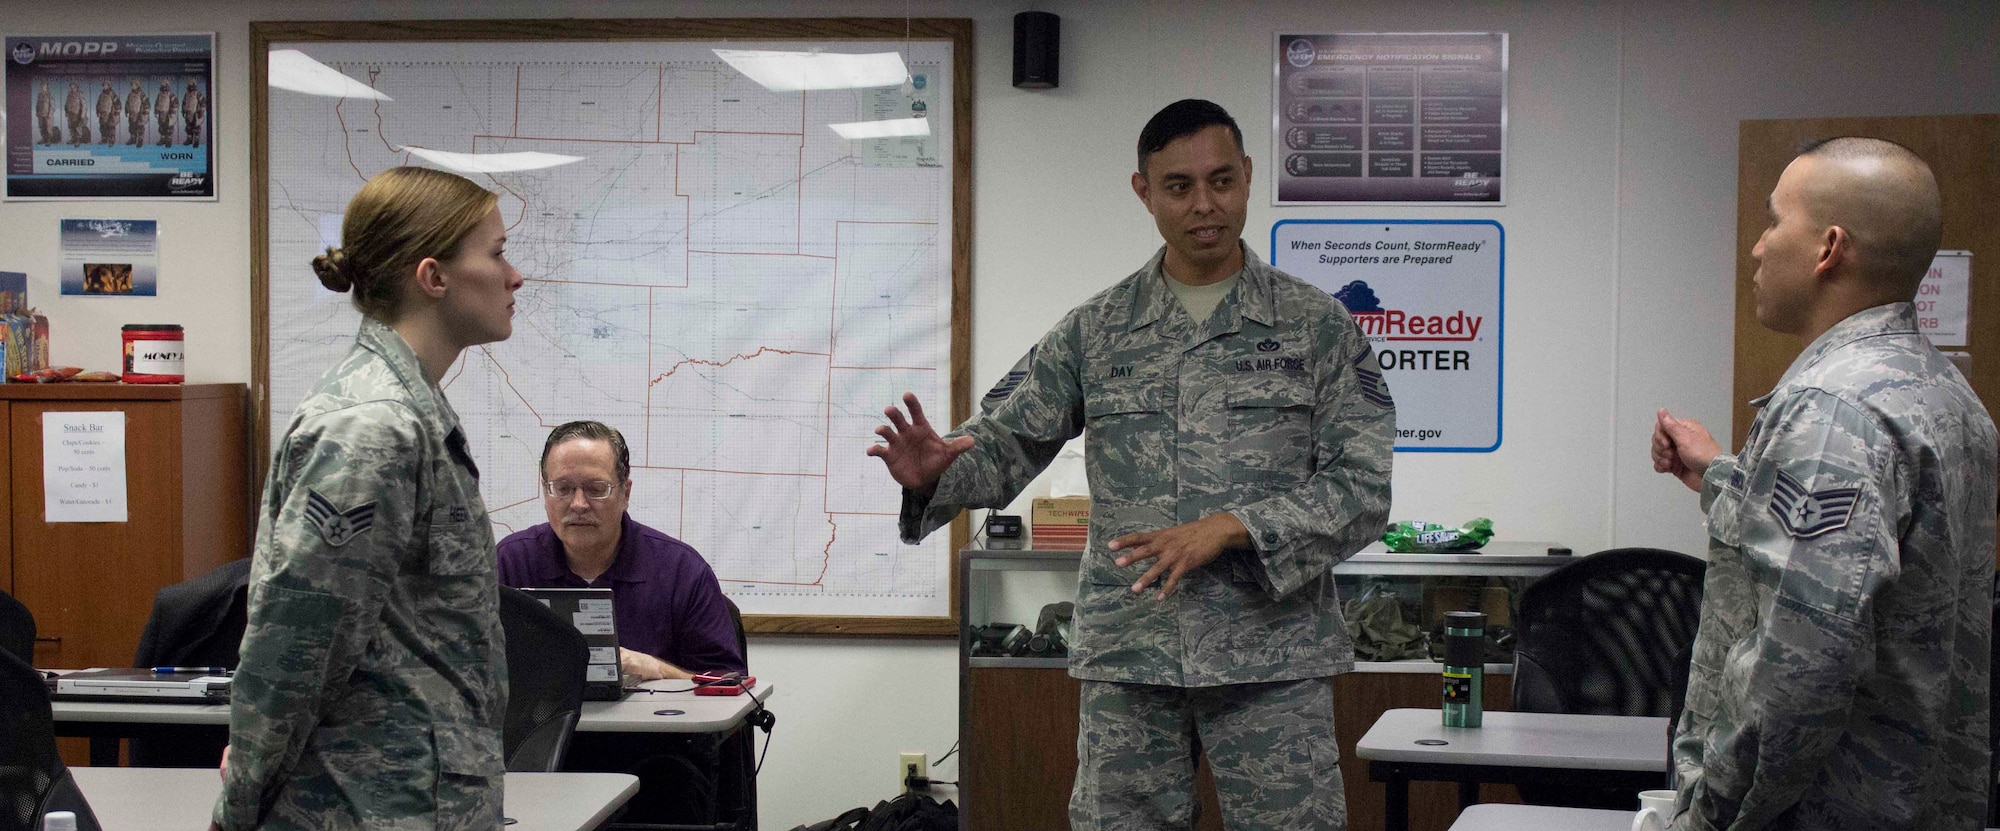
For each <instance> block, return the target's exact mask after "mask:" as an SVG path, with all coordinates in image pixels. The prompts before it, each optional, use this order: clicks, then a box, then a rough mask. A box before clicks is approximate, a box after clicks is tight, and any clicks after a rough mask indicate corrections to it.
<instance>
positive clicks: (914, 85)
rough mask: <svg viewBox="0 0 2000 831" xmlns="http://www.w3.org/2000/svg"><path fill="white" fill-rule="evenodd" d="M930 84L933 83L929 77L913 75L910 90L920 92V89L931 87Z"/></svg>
mask: <svg viewBox="0 0 2000 831" xmlns="http://www.w3.org/2000/svg"><path fill="white" fill-rule="evenodd" d="M930 83H931V79H930V78H929V77H928V76H924V75H912V76H910V88H911V89H918V90H920V89H923V88H924V87H927V86H929V85H930Z"/></svg>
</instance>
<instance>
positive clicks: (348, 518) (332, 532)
mask: <svg viewBox="0 0 2000 831" xmlns="http://www.w3.org/2000/svg"><path fill="white" fill-rule="evenodd" d="M306 522H309V523H312V527H313V528H315V529H318V530H319V535H320V538H321V539H324V540H326V544H327V545H331V546H333V547H335V548H339V547H340V546H343V545H346V544H347V543H348V541H350V540H353V539H354V538H355V537H358V536H361V535H362V534H364V533H366V532H367V531H368V529H370V528H373V527H375V503H373V502H369V503H366V504H363V505H357V506H355V507H352V508H349V509H347V510H345V511H343V510H341V509H339V508H336V507H334V504H333V502H332V500H329V499H327V498H326V497H324V496H321V495H319V491H316V490H313V489H312V488H307V489H306Z"/></svg>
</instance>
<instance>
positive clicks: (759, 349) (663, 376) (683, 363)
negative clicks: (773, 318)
mask: <svg viewBox="0 0 2000 831" xmlns="http://www.w3.org/2000/svg"><path fill="white" fill-rule="evenodd" d="M766 352H770V353H772V354H776V355H816V356H822V357H826V358H832V357H833V356H832V355H829V354H827V353H825V352H805V351H801V350H796V349H774V348H772V347H769V346H759V347H757V351H755V352H752V353H750V354H748V355H742V354H738V355H733V356H731V357H730V358H729V359H728V360H724V361H704V360H702V359H700V358H688V359H686V360H683V361H679V362H676V363H675V364H674V365H673V366H671V367H668V368H667V371H666V372H662V373H660V374H659V375H656V376H654V377H653V380H651V381H648V382H646V386H647V387H652V386H653V385H655V384H658V383H660V382H661V381H665V380H667V378H668V377H669V376H671V375H673V374H674V373H676V372H679V371H680V369H681V367H684V366H687V365H689V364H694V365H697V366H713V367H725V366H728V365H730V364H733V363H736V362H737V361H747V360H749V359H751V358H755V357H757V356H759V355H762V354H764V353H766ZM647 417H648V418H651V417H652V415H651V414H650V413H648V414H647Z"/></svg>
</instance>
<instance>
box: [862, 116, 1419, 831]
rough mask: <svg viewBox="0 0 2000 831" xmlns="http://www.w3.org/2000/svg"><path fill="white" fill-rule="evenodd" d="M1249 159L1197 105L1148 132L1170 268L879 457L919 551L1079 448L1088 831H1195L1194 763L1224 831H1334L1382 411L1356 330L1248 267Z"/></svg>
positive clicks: (1278, 278) (1068, 327) (1149, 194)
mask: <svg viewBox="0 0 2000 831" xmlns="http://www.w3.org/2000/svg"><path fill="white" fill-rule="evenodd" d="M1242 148H1243V145H1242V134H1241V132H1240V131H1238V130H1237V128H1236V124H1235V122H1234V121H1233V120H1231V119H1230V118H1229V115H1228V113H1226V112H1223V110H1222V108H1221V107H1218V106H1216V105H1214V104H1211V103H1209V102H1206V101H1182V102H1179V103H1176V104H1173V105H1171V106H1169V107H1167V108H1166V109H1165V110H1162V111H1161V112H1160V113H1159V114H1158V115H1156V116H1154V118H1153V120H1152V122H1151V123H1149V124H1148V125H1147V127H1146V129H1145V131H1144V132H1142V133H1141V135H1140V141H1139V150H1140V156H1139V168H1140V171H1141V172H1140V173H1136V174H1134V175H1133V180H1132V182H1133V189H1134V191H1135V192H1136V193H1137V194H1138V195H1139V198H1140V199H1141V201H1142V202H1144V203H1145V204H1146V206H1147V209H1148V210H1149V211H1150V212H1151V213H1152V214H1153V216H1154V220H1155V223H1156V224H1157V225H1158V227H1159V229H1160V232H1161V235H1162V237H1164V238H1165V240H1166V246H1165V247H1164V248H1163V249H1162V250H1161V252H1160V253H1158V254H1156V255H1154V257H1153V259H1152V260H1151V261H1150V262H1148V263H1147V264H1146V265H1145V267H1144V268H1141V269H1140V270H1139V271H1138V272H1137V273H1134V274H1132V275H1131V276H1129V277H1127V278H1125V279H1124V280H1122V281H1120V282H1119V283H1117V284H1116V285H1114V286H1112V287H1111V288H1110V289H1108V290H1106V291H1104V292H1102V293H1100V294H1098V295H1097V296H1096V297H1093V298H1091V299H1090V300H1089V301H1086V302H1085V303H1084V304H1083V305H1082V306H1079V307H1078V308H1076V309H1075V310H1074V311H1072V312H1070V313H1069V314H1068V315H1067V316H1066V317H1064V318H1063V320H1062V321H1061V322H1060V323H1058V324H1056V327H1055V328H1054V329H1053V330H1051V331H1050V332H1049V333H1048V334H1047V335H1046V336H1044V337H1043V338H1042V340H1041V342H1040V343H1038V344H1037V345H1036V346H1035V348H1034V349H1033V350H1031V351H1030V352H1029V353H1028V355H1027V357H1025V358H1023V359H1022V361H1021V363H1020V364H1018V365H1017V366H1016V367H1015V369H1014V371H1012V372H1010V373H1008V375H1007V378H1006V380H1005V381H1003V382H1002V383H1001V385H1000V386H999V387H997V388H996V389H994V390H993V392H991V393H989V394H988V395H987V396H986V399H985V401H984V402H983V404H982V410H983V411H982V412H981V413H980V414H979V415H977V416H975V417H973V418H972V419H971V420H969V421H967V422H966V423H965V424H963V425H961V426H960V427H959V429H957V430H955V431H953V432H952V433H951V434H950V435H949V436H947V437H943V438H940V437H938V436H937V435H936V434H935V433H933V432H931V429H930V427H929V425H928V422H927V421H926V420H925V419H924V416H923V411H922V408H921V407H920V406H919V405H918V403H917V401H916V399H915V397H914V396H905V398H904V402H905V404H906V405H908V406H909V408H910V419H909V420H907V421H906V420H905V419H904V417H903V415H902V413H901V411H900V410H897V409H896V408H893V407H892V408H890V409H889V410H888V411H887V413H886V414H887V415H888V416H889V420H890V422H891V424H892V425H893V426H891V427H883V428H880V429H879V430H878V431H877V432H878V433H879V434H881V435H882V436H883V438H884V439H886V440H887V443H885V444H882V445H877V446H875V447H872V448H870V449H869V453H870V454H871V455H876V456H880V457H882V459H883V461H884V462H885V463H886V464H887V465H888V467H889V470H890V472H891V474H892V475H894V476H895V477H896V478H897V481H899V482H901V483H902V484H903V485H904V486H905V488H906V490H905V498H904V504H903V512H902V521H901V527H902V532H903V536H904V538H905V539H906V540H909V541H914V540H916V539H919V538H921V537H922V536H923V535H925V534H927V533H929V532H931V531H933V530H935V529H937V528H938V527H940V526H943V525H944V524H946V523H948V522H949V521H950V520H951V519H952V517H953V516H955V515H956V514H957V513H958V512H959V511H960V510H961V509H963V508H965V507H1001V506H1004V505H1006V504H1007V503H1008V502H1009V501H1011V500H1012V499H1013V498H1014V497H1015V496H1016V495H1018V494H1019V493H1020V492H1021V490H1022V489H1023V488H1024V487H1026V486H1027V484H1028V482H1029V480H1031V479H1032V478H1034V477H1035V475H1036V474H1038V473H1039V472H1040V471H1041V470H1042V469H1043V468H1044V467H1046V466H1047V465H1048V464H1049V462H1050V461H1051V460H1052V459H1053V458H1054V457H1055V455H1056V452H1057V451H1058V450H1059V449H1060V448H1061V447H1062V445H1063V443H1064V442H1065V441H1067V440H1069V439H1071V438H1073V437H1075V436H1076V435H1078V434H1079V433H1082V432H1084V431H1085V429H1086V428H1088V436H1089V438H1088V440H1087V443H1086V445H1085V467H1086V470H1087V473H1088V475H1089V478H1090V485H1091V492H1092V502H1091V517H1090V541H1089V546H1088V550H1087V551H1086V552H1085V553H1084V556H1083V563H1082V567H1081V569H1080V573H1079V575H1078V585H1077V604H1076V634H1075V638H1074V641H1073V642H1072V644H1071V648H1070V673H1071V674H1072V675H1074V676H1076V677H1078V678H1080V679H1083V691H1082V706H1081V709H1080V721H1081V729H1080V730H1079V735H1078V736H1077V753H1078V757H1079V760H1078V765H1077V778H1076V787H1075V791H1074V792H1073V793H1072V796H1071V801H1070V821H1071V827H1072V828H1074V829H1077V831H1093V830H1094V829H1159V828H1189V827H1192V826H1191V822H1192V819H1193V814H1194V805H1195V799H1194V787H1193V781H1194V765H1195V759H1196V758H1197V757H1198V756H1199V755H1200V754H1202V753H1203V752H1206V754H1207V756H1208V759H1209V762H1210V764H1211V767H1212V768H1213V769H1214V771H1215V777H1216V782H1217V786H1218V791H1219V796H1220V798H1221V806H1222V812H1223V815H1224V823H1225V825H1226V827H1229V828H1231V829H1315V831H1318V830H1319V829H1343V828H1345V827H1346V803H1345V796H1344V793H1343V789H1342V784H1341V778H1340V769H1339V766H1338V762H1339V752H1338V750H1337V748H1336V746H1335V744H1334V734H1333V702H1332V684H1331V676H1333V675H1334V674H1336V673H1340V672H1346V671H1348V670H1350V669H1352V668H1353V662H1354V653H1353V648H1352V646H1351V644H1350V642H1349V639H1348V635H1347V631H1346V629H1345V626H1344V624H1343V623H1342V621H1341V617H1340V610H1339V605H1338V601H1337V599H1336V597H1335V594H1334V587H1333V579H1332V576H1331V574H1330V573H1329V572H1330V569H1331V568H1332V567H1333V565H1334V564H1335V563H1338V562H1339V561H1341V560H1343V559H1345V558H1346V557H1348V556H1349V555H1351V554H1353V553H1354V552H1355V551H1357V550H1359V549H1360V548H1361V547H1362V546H1363V545H1366V544H1367V543H1368V542H1369V541H1371V540H1373V539H1375V538H1376V537H1377V536H1379V535H1380V534H1381V531H1382V527H1383V523H1384V520H1385V518H1386V516H1387V513H1388V505H1389V468H1390V441H1391V433H1392V432H1393V429H1394V425H1395V412H1394V404H1393V402H1392V401H1391V399H1390V397H1389V392H1388V388H1387V387H1386V386H1385V385H1384V384H1383V382H1382V377H1381V374H1380V372H1379V367H1378V365H1377V364H1376V362H1375V356H1374V354H1373V352H1372V351H1371V349H1370V348H1369V345H1368V341H1367V339H1366V338H1365V337H1363V335H1362V334H1361V331H1360V330H1359V328H1357V327H1356V326H1355V324H1354V322H1353V320H1352V319H1351V318H1350V317H1348V315H1347V312H1346V310H1345V309H1343V308H1342V307H1341V306H1340V305H1339V303H1338V302H1336V301H1335V300H1333V298H1332V297H1330V296H1329V295H1328V294H1327V293H1326V292H1324V291H1322V290H1320V289H1317V288H1315V287H1313V286H1312V285H1310V284H1307V283H1305V282H1302V281H1300V280H1298V279H1296V278H1293V277H1291V276H1289V275H1286V274H1284V273H1282V272H1280V271H1278V270H1276V269H1274V268H1271V267H1270V266H1267V265H1265V264H1264V263H1262V262H1259V261H1258V259H1257V257H1256V255H1255V254H1253V253H1251V252H1250V251H1249V249H1248V247H1247V246H1245V245H1244V244H1243V243H1242V240H1241V234H1242V229H1243V221H1244V213H1245V207H1246V204H1247V199H1248V193H1249V184H1250V181H1249V180H1250V159H1249V158H1248V157H1247V156H1245V155H1244V154H1243V149H1242Z"/></svg>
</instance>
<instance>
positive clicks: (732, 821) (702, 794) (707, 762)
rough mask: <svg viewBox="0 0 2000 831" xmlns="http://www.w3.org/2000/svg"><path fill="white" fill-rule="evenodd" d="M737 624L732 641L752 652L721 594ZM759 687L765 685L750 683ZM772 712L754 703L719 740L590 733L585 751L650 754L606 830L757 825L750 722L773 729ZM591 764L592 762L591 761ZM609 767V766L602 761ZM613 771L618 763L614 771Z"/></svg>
mask: <svg viewBox="0 0 2000 831" xmlns="http://www.w3.org/2000/svg"><path fill="white" fill-rule="evenodd" d="M723 603H724V604H725V605H726V606H727V607H728V609H729V621H730V623H731V624H733V625H734V626H735V628H736V649H737V652H738V653H739V654H741V655H742V656H743V658H744V662H745V667H746V668H747V667H748V665H749V664H748V662H749V659H750V641H749V637H748V635H747V634H746V633H745V632H744V629H743V613H742V611H741V610H739V609H737V607H736V603H735V601H732V600H730V599H729V598H727V597H725V598H723ZM753 693H755V694H758V695H762V690H760V689H756V688H753ZM776 720H777V719H776V717H775V716H772V715H771V713H770V711H768V710H766V709H764V708H763V707H762V706H761V705H759V706H758V707H757V708H756V709H755V710H752V711H751V712H750V713H749V714H748V715H746V716H744V719H743V723H744V725H745V726H744V727H743V728H740V729H738V730H736V731H735V732H733V733H730V734H729V735H728V736H727V737H725V738H723V739H721V740H719V741H718V740H715V739H714V738H713V737H711V736H709V735H707V734H691V735H688V736H684V737H683V736H673V737H668V736H665V735H661V736H654V737H648V738H647V740H646V741H644V742H642V743H628V742H622V741H620V739H621V737H617V736H608V735H606V734H603V733H593V734H591V739H590V740H589V741H588V744H589V750H588V751H587V752H588V754H589V755H591V756H594V757H596V758H598V759H606V758H615V757H617V755H618V754H617V751H621V750H630V751H636V752H639V753H644V754H648V755H646V756H645V757H644V758H643V759H641V760H640V761H639V762H638V763H637V765H636V766H635V767H632V768H630V769H629V772H630V773H633V774H634V775H637V776H638V777H639V782H640V788H639V793H638V795H636V796H634V797H633V798H632V800H631V801H629V802H627V803H626V804H625V807H624V809H622V810H621V812H620V814H619V815H618V816H617V817H615V818H614V819H613V820H612V822H611V823H610V824H608V825H606V826H605V828H606V829H608V831H697V830H698V831H721V829H734V831H755V829H756V828H757V756H756V747H757V742H756V739H755V738H754V733H753V732H752V730H751V729H750V728H751V727H756V728H758V729H761V730H763V731H764V732H765V733H767V734H768V733H770V732H771V725H772V724H774V723H775V722H776ZM591 769H593V770H595V769H597V768H591ZM607 769H608V768H607ZM614 772H618V771H614Z"/></svg>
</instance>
